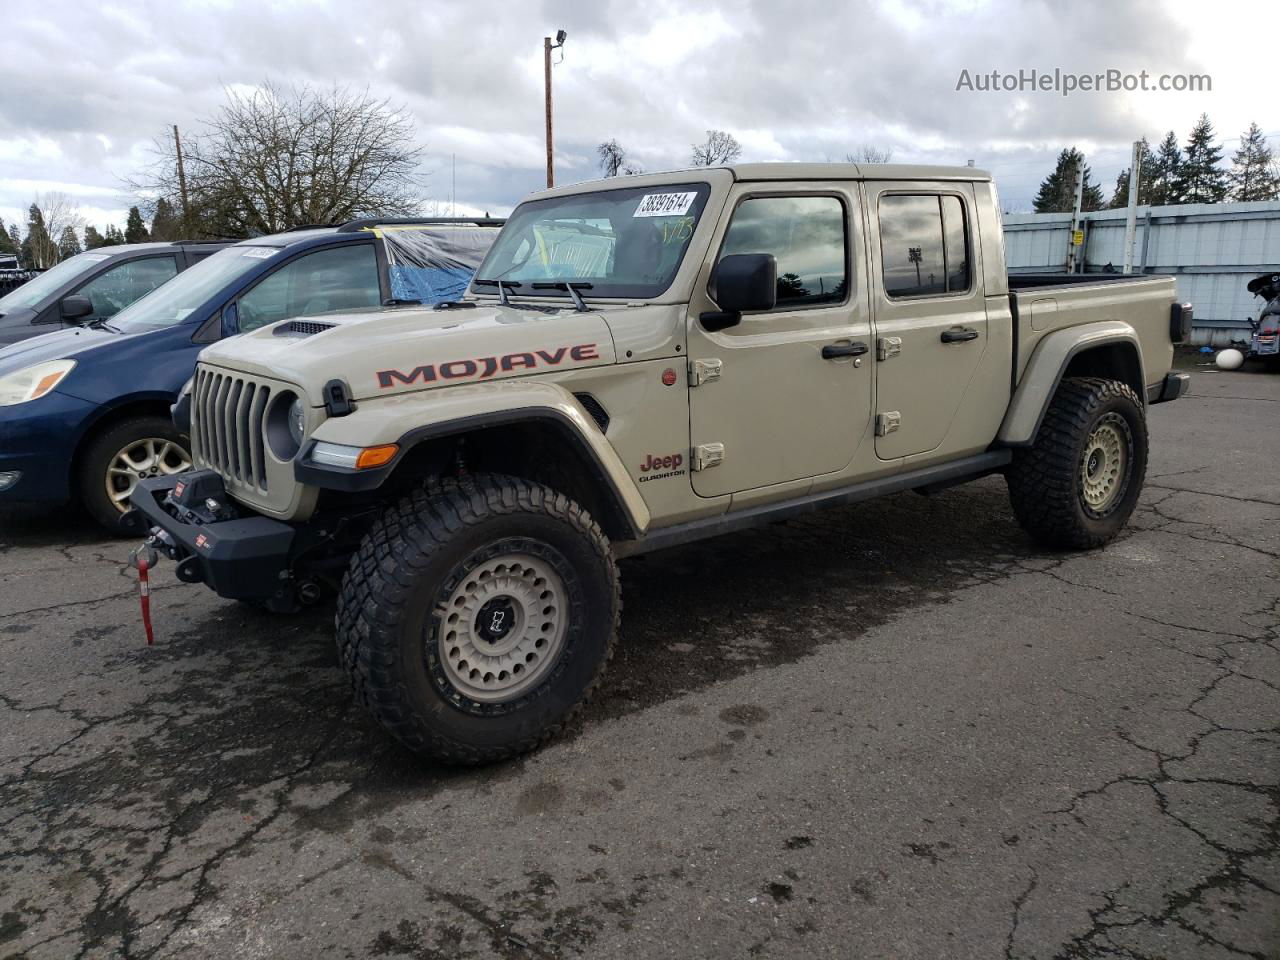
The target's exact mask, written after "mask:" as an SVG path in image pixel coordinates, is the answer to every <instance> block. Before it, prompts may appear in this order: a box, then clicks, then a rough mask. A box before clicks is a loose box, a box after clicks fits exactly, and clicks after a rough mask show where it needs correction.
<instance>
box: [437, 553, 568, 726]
mask: <svg viewBox="0 0 1280 960" xmlns="http://www.w3.org/2000/svg"><path fill="white" fill-rule="evenodd" d="M567 612H568V596H567V591H566V590H565V585H564V581H563V580H562V579H561V577H560V575H559V574H558V573H556V571H555V570H553V569H552V568H551V566H550V565H549V564H547V562H546V561H544V560H541V559H539V558H537V557H533V556H530V555H528V554H518V553H517V554H502V555H499V556H496V557H492V558H490V559H488V560H485V561H484V562H483V563H481V564H479V565H478V566H476V567H475V568H474V569H473V570H471V571H470V572H469V573H468V574H467V575H466V577H464V578H463V579H462V581H461V582H460V583H459V584H458V585H457V586H456V587H455V588H454V590H453V592H452V593H451V594H450V595H449V597H448V598H447V599H446V600H445V601H444V603H443V604H441V606H440V607H439V608H438V609H437V616H438V617H439V619H440V628H439V634H438V637H439V639H438V641H437V642H438V644H439V660H440V666H441V668H442V669H443V672H444V675H445V677H446V678H447V679H448V681H449V683H450V684H452V686H453V687H454V688H455V689H456V690H457V691H458V692H460V693H461V694H462V695H463V696H466V697H468V698H470V699H471V700H475V701H477V702H480V703H502V702H505V701H508V700H514V699H516V698H518V697H520V696H521V695H522V694H524V693H525V692H526V691H528V690H529V689H531V688H532V687H534V686H535V685H537V684H538V682H539V681H541V680H542V678H543V677H544V676H545V675H546V673H547V671H548V670H550V669H551V667H552V666H553V665H554V664H555V662H556V659H557V658H558V656H559V654H560V651H561V650H562V649H563V647H564V643H565V634H566V632H567V631H566V626H567V622H568V620H567V616H566V614H567Z"/></svg>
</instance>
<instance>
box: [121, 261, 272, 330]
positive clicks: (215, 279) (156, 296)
mask: <svg viewBox="0 0 1280 960" xmlns="http://www.w3.org/2000/svg"><path fill="white" fill-rule="evenodd" d="M279 252H280V248H279V247H252V246H242V245H236V246H234V247H226V248H225V249H222V250H219V251H218V252H217V253H215V254H214V255H213V256H211V257H209V258H207V259H205V260H203V261H201V262H200V263H197V264H196V265H195V266H194V267H190V268H188V269H187V270H184V271H183V272H182V273H180V274H178V276H177V277H175V278H174V279H173V280H170V281H169V282H168V283H166V284H165V285H164V286H162V287H157V288H156V289H155V290H154V291H152V292H151V293H149V294H147V295H146V296H145V297H143V298H142V299H141V300H138V301H137V302H136V303H133V304H130V305H129V306H127V307H125V308H124V309H123V310H121V311H120V312H119V313H117V314H116V315H115V316H114V317H113V318H112V319H111V325H112V326H113V327H119V328H120V329H121V330H123V331H125V332H126V333H140V332H142V331H145V330H158V329H160V328H161V327H170V326H173V325H174V324H175V323H181V322H182V321H183V320H185V319H187V317H189V316H190V315H191V314H192V313H194V312H195V311H197V310H199V309H200V308H201V307H203V306H204V305H205V304H206V302H207V301H208V300H209V298H210V297H212V296H213V295H214V294H215V293H217V292H218V291H220V290H221V289H222V288H223V287H225V286H226V285H227V284H229V283H231V281H233V280H235V279H236V278H237V277H240V276H243V275H244V274H246V273H248V272H249V271H250V270H252V269H254V268H255V267H258V266H260V265H261V264H262V261H263V260H267V259H270V258H271V257H274V256H275V255H276V254H278V253H279Z"/></svg>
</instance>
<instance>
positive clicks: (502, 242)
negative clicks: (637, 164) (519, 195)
mask: <svg viewBox="0 0 1280 960" xmlns="http://www.w3.org/2000/svg"><path fill="white" fill-rule="evenodd" d="M710 192H711V188H710V186H708V185H707V184H705V183H686V184H663V185H662V186H659V187H627V188H623V189H618V190H601V191H598V192H596V193H580V194H571V195H569V196H564V197H550V198H548V199H546V200H532V201H530V202H528V203H522V204H521V205H520V206H518V207H517V208H516V210H515V212H514V213H513V214H512V215H511V218H510V219H509V220H508V221H507V224H506V226H505V227H503V229H502V232H501V234H499V236H498V239H497V241H496V242H495V243H494V245H493V248H492V249H491V250H490V251H489V255H488V256H487V257H486V258H485V261H484V263H483V264H481V266H480V269H479V270H478V271H477V272H476V278H477V281H493V280H501V281H503V282H504V283H511V284H512V285H513V287H514V292H516V293H518V294H519V295H521V296H528V295H536V296H560V297H567V296H568V294H567V293H566V292H564V291H557V290H555V289H550V288H546V287H543V288H538V287H536V285H537V284H545V283H551V284H554V283H557V282H565V281H570V282H573V283H575V284H590V287H589V288H587V289H584V290H582V293H583V295H584V296H588V297H625V298H628V299H632V298H634V299H647V298H651V297H656V296H659V295H661V294H662V293H663V292H664V291H665V290H666V289H667V287H669V286H670V285H671V281H672V280H674V279H675V275H676V271H678V270H679V269H680V263H681V261H682V260H683V259H684V254H685V251H686V250H687V249H688V247H689V240H690V239H691V238H692V237H693V231H694V229H695V228H696V227H697V225H698V219H699V218H700V217H701V216H702V210H703V207H704V206H705V205H706V202H707V195H708V194H709V193H710ZM516 284H518V285H519V286H515V285H516ZM478 286H479V289H480V290H482V291H487V290H489V289H492V284H489V285H488V286H487V287H486V286H485V284H484V283H483V282H480V283H479V285H478Z"/></svg>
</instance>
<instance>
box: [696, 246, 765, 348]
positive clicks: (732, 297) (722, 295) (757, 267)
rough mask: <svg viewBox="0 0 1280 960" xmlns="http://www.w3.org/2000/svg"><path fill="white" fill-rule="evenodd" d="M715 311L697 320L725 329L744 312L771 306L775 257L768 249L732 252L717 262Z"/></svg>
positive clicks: (714, 327)
mask: <svg viewBox="0 0 1280 960" xmlns="http://www.w3.org/2000/svg"><path fill="white" fill-rule="evenodd" d="M715 287H716V302H717V303H718V304H719V305H720V309H719V310H717V311H709V312H707V313H704V314H702V315H701V316H700V317H699V318H698V320H699V321H700V322H701V323H702V326H703V328H704V329H706V330H710V331H716V330H724V329H727V328H728V327H733V326H736V325H737V324H739V323H741V322H742V315H743V314H744V313H751V312H754V311H760V310H772V309H773V308H774V306H775V305H776V304H777V302H778V260H777V258H776V257H774V255H773V254H771V253H733V254H730V255H729V256H727V257H722V258H721V260H720V262H719V263H718V264H716V274H715Z"/></svg>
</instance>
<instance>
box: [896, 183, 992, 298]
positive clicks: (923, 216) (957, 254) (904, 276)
mask: <svg viewBox="0 0 1280 960" xmlns="http://www.w3.org/2000/svg"><path fill="white" fill-rule="evenodd" d="M880 258H881V261H882V265H883V270H884V292H885V293H886V294H887V295H888V296H890V297H927V296H939V295H942V294H947V293H961V292H963V291H965V290H968V289H969V280H970V268H969V234H968V228H967V226H966V224H965V217H964V205H963V204H962V203H961V202H960V198H959V197H954V196H939V195H937V194H914V195H901V194H895V195H891V196H886V197H881V198H880Z"/></svg>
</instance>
